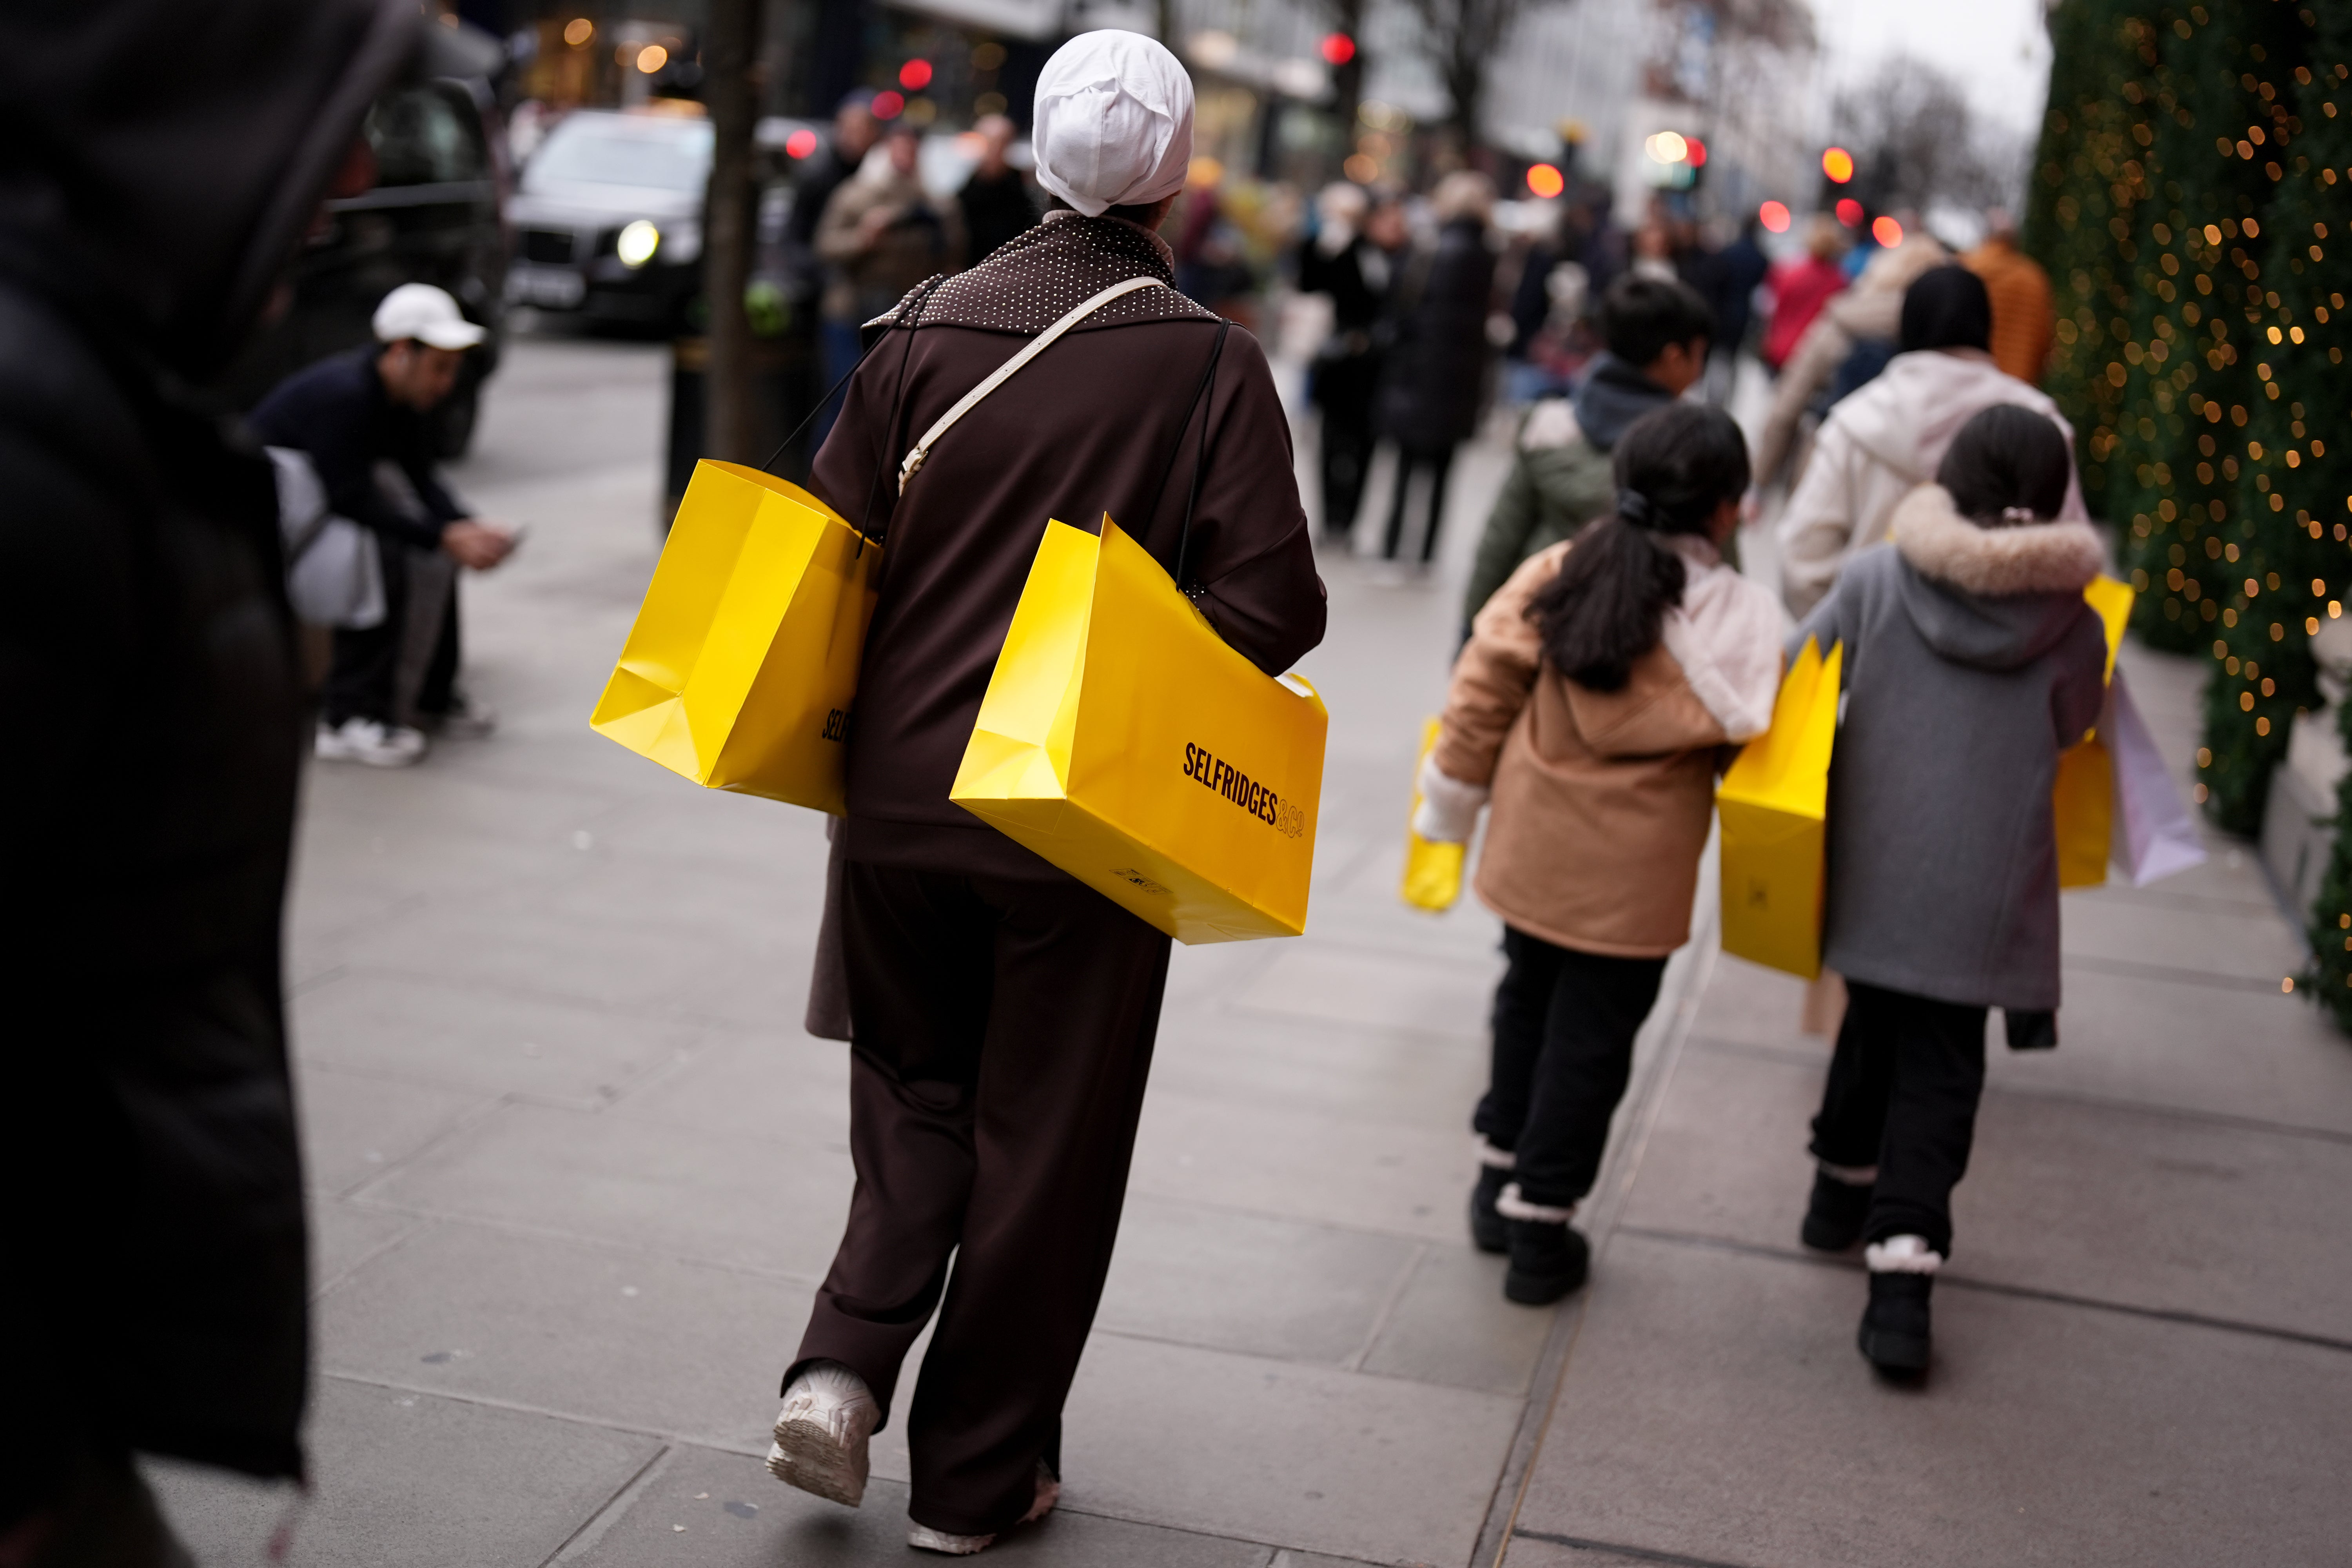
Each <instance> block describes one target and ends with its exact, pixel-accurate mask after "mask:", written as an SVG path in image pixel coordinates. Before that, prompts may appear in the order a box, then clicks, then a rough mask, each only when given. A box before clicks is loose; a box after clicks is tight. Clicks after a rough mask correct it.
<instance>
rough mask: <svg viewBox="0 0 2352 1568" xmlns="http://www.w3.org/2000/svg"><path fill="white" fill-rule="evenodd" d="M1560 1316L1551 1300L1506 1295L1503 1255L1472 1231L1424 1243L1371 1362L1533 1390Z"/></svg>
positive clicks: (1500, 1388) (1377, 1368) (1455, 1380)
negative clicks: (1482, 1244) (1483, 1248)
mask: <svg viewBox="0 0 2352 1568" xmlns="http://www.w3.org/2000/svg"><path fill="white" fill-rule="evenodd" d="M1463 1185H1464V1188H1465V1197H1466V1196H1467V1187H1468V1183H1467V1182H1465V1183H1464V1184H1463ZM1467 1228H1468V1227H1467V1222H1466V1221H1465V1223H1464V1229H1465V1232H1466V1230H1467ZM1552 1317H1553V1311H1552V1309H1550V1308H1539V1307H1522V1306H1520V1305H1519V1304H1518V1303H1517V1302H1515V1301H1507V1300H1504V1299H1503V1260H1502V1259H1501V1258H1492V1257H1489V1256H1487V1255H1486V1254H1485V1253H1483V1252H1479V1251H1477V1250H1476V1249H1475V1248H1474V1247H1471V1245H1470V1242H1469V1238H1468V1237H1467V1236H1466V1234H1465V1235H1464V1236H1461V1237H1457V1238H1456V1239H1455V1240H1454V1242H1452V1243H1451V1244H1447V1245H1438V1244H1432V1245H1430V1246H1429V1247H1425V1248H1424V1249H1423V1252H1422V1254H1421V1258H1420V1261H1419V1262H1418V1264H1417V1265H1416V1266H1415V1267H1414V1268H1413V1272H1412V1279H1409V1280H1407V1281H1406V1282H1405V1287H1404V1289H1403V1290H1402V1291H1401V1292H1399V1294H1398V1296H1397V1299H1396V1302H1395V1305H1394V1306H1393V1307H1391V1309H1390V1311H1389V1315H1388V1319H1387V1321H1385V1322H1384V1323H1382V1324H1381V1333H1380V1338H1379V1339H1378V1340H1376V1341H1375V1342H1373V1344H1372V1348H1371V1353H1370V1354H1369V1355H1367V1356H1366V1357H1365V1358H1364V1362H1363V1367H1364V1370H1365V1371H1366V1372H1370V1373H1380V1374H1381V1375H1383V1376H1388V1377H1402V1378H1410V1379H1412V1381H1414V1382H1416V1383H1443V1384H1451V1385H1453V1386H1454V1387H1456V1388H1477V1389H1484V1390H1486V1392H1487V1393H1489V1394H1526V1393H1528V1378H1529V1377H1530V1376H1531V1375H1532V1374H1533V1373H1534V1372H1535V1369H1536V1362H1537V1359H1538V1357H1539V1356H1541V1355H1542V1353H1543V1346H1544V1336H1545V1335H1546V1334H1548V1333H1549V1332H1550V1331H1551V1324H1552Z"/></svg>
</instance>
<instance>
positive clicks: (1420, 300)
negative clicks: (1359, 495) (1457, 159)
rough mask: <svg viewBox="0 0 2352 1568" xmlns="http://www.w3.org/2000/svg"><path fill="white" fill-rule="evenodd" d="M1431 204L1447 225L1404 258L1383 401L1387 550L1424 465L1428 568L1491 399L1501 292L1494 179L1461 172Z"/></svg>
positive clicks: (1398, 536) (1398, 538)
mask: <svg viewBox="0 0 2352 1568" xmlns="http://www.w3.org/2000/svg"><path fill="white" fill-rule="evenodd" d="M1430 205H1431V206H1432V207H1433V208H1434V209H1435V211H1436V216H1437V221H1438V225H1439V227H1438V231H1437V242H1436V244H1435V245H1433V246H1432V247H1428V248H1427V249H1425V250H1423V251H1421V252H1420V253H1418V254H1416V255H1415V256H1413V257H1412V259H1410V260H1409V261H1407V262H1406V263H1405V275H1404V277H1403V279H1402V280H1401V281H1400V282H1399V284H1398V286H1397V296H1396V299H1395V301H1394V304H1393V307H1392V309H1391V313H1390V317H1389V321H1388V323H1387V324H1388V327H1389V329H1390V332H1391V344H1390V347H1389V352H1388V361H1387V363H1386V365H1385V366H1384V367H1383V369H1382V372H1381V403H1380V429H1381V435H1383V436H1385V437H1388V438H1389V439H1390V440H1391V441H1394V442H1395V443H1396V446H1397V469H1396V487H1395V489H1394V491H1393V492H1392V493H1391V497H1390V500H1389V525H1388V531H1387V533H1386V534H1385V535H1384V536H1383V537H1382V539H1381V557H1382V558H1383V559H1384V560H1389V561H1393V560H1395V559H1396V558H1397V550H1398V548H1399V546H1400V545H1401V544H1402V542H1403V538H1404V513H1405V503H1406V500H1407V493H1406V492H1407V489H1408V488H1409V487H1410V485H1411V483H1412V475H1413V474H1414V472H1415V471H1417V470H1425V471H1426V472H1427V473H1428V475H1429V521H1428V525H1427V526H1426V527H1425V528H1424V529H1423V531H1422V536H1421V562H1422V564H1423V565H1427V564H1428V563H1429V560H1430V557H1431V556H1433V554H1435V553H1436V551H1437V530H1438V526H1439V524H1440V523H1441V522H1442V521H1444V516H1445V481H1446V478H1447V475H1448V474H1449V472H1450V471H1451V470H1452V468H1453V467H1454V448H1455V447H1459V446H1460V445H1461V444H1462V443H1463V442H1465V441H1466V440H1468V439H1469V438H1470V437H1472V436H1473V435H1474V434H1475V433H1476V431H1477V428H1478V414H1479V410H1480V408H1481V407H1482V406H1483V405H1485V402H1486V359H1487V342H1486V314H1487V310H1488V307H1489V305H1490V304H1491V303H1492V301H1493V298H1494V292H1495V253H1494V251H1493V249H1492V248H1491V247H1489V246H1488V245H1487V243H1486V221H1487V218H1488V216H1489V215H1491V214H1492V213H1493V211H1494V207H1495V184H1494V182H1493V181H1492V180H1489V179H1488V178H1486V175H1484V174H1474V173H1471V172H1469V171H1467V170H1462V171H1457V172H1456V173H1454V174H1448V175H1446V176H1445V178H1444V179H1443V180H1440V181H1439V182H1438V183H1437V189H1436V190H1435V192H1433V194H1432V195H1431V197H1430Z"/></svg>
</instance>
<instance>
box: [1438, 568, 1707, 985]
mask: <svg viewBox="0 0 2352 1568" xmlns="http://www.w3.org/2000/svg"><path fill="white" fill-rule="evenodd" d="M1570 548H1571V546H1570V545H1569V544H1565V543H1562V544H1555V545H1553V546H1552V547H1551V548H1550V549H1549V550H1546V551H1543V552H1539V553H1538V554H1536V555H1532V556H1529V557H1528V561H1527V563H1526V564H1524V565H1522V566H1521V567H1520V568H1519V569H1518V570H1517V572H1515V573H1513V574H1511V577H1510V580H1509V581H1508V582H1507V583H1505V584H1503V586H1502V587H1501V589H1499V590H1498V591H1497V592H1496V595H1495V596H1494V597H1493V598H1492V599H1489V600H1488V601H1487V602H1486V608H1485V609H1483V610H1481V611H1479V612H1478V617H1477V619H1476V620H1475V622H1473V623H1472V627H1471V634H1470V641H1469V643H1468V645H1467V646H1465V647H1464V648H1463V650H1462V656H1461V658H1459V659H1457V660H1456V661H1455V662H1454V684H1453V687H1452V689H1450V690H1448V691H1447V693H1446V697H1445V718H1444V733H1443V734H1442V735H1441V736H1440V737H1439V740H1438V743H1437V749H1436V752H1434V754H1433V760H1434V761H1435V763H1436V764H1437V766H1438V768H1439V770H1440V771H1441V772H1443V773H1445V774H1446V775H1447V776H1448V777H1451V778H1454V779H1459V780H1461V781H1462V782H1463V783H1465V784H1489V783H1491V784H1492V785H1493V786H1494V791H1495V794H1494V802H1493V815H1492V816H1491V817H1490V818H1489V819H1488V821H1487V826H1486V847H1485V848H1484V849H1483V850H1482V851H1481V852H1480V855H1479V858H1478V872H1477V877H1476V880H1475V884H1474V885H1475V888H1476V890H1477V894H1478V897H1479V899H1480V900H1481V901H1483V902H1484V903H1485V904H1486V907H1487V908H1488V909H1490V910H1494V911H1495V912H1496V914H1497V915H1500V916H1501V917H1502V918H1503V919H1504V921H1507V923H1509V924H1510V925H1512V926H1513V927H1515V928H1517V929H1518V930H1520V931H1526V932H1528V934H1529V935H1531V936H1538V937H1541V938H1543V940H1544V941H1546V942H1553V943H1556V944H1558V945H1559V946H1561V947H1569V948H1574V949H1576V950H1577V951H1579V952H1597V953H1603V954H1607V955H1610V956H1612V957H1619V958H1661V957H1664V955H1665V954H1667V953H1670V952H1674V950H1675V949H1676V948H1678V947H1680V946H1681V945H1682V944H1683V943H1684V942H1686V941H1688V940H1689V937H1690V913H1691V900H1692V898H1693V896H1694V895H1695V894H1696V890H1697V885H1698V861H1699V855H1700V852H1701V851H1702V850H1704V849H1705V848H1706V834H1707V824H1708V820H1709V818H1710V816H1712V814H1713V812H1714V809H1715V768H1716V754H1717V747H1719V746H1722V745H1724V744H1725V743H1726V742H1727V741H1729V739H1730V736H1729V735H1727V733H1726V731H1725V730H1724V726H1723V724H1722V723H1721V722H1720V721H1718V720H1717V718H1716V717H1715V716H1714V714H1712V713H1710V712H1709V711H1708V710H1707V707H1706V703H1705V702H1703V701H1702V700H1700V698H1699V695H1698V693H1697V691H1696V689H1694V688H1693V687H1692V685H1691V683H1690V681H1689V680H1688V679H1685V676H1684V673H1683V667H1682V665H1681V664H1679V663H1678V662H1676V660H1675V656H1674V655H1673V654H1672V653H1670V652H1669V651H1667V648H1666V646H1665V644H1664V642H1661V643H1660V644H1659V645H1658V646H1657V647H1654V648H1652V649H1651V650H1650V651H1649V652H1648V653H1646V654H1644V655H1643V657H1642V658H1640V659H1638V660H1637V661H1635V663H1634V665H1633V678H1632V679H1630V680H1628V681H1627V682H1626V683H1625V685H1624V687H1623V689H1621V690H1617V691H1593V690H1591V689H1587V688H1585V687H1581V686H1579V685H1577V684H1576V683H1575V682H1573V681H1571V680H1570V679H1568V678H1567V677H1566V676H1564V675H1562V674H1561V673H1560V672H1559V669H1557V668H1554V667H1553V666H1552V664H1551V663H1550V661H1549V660H1548V659H1547V658H1544V654H1543V646H1542V642H1541V640H1540V638H1539V637H1538V635H1537V631H1536V627H1535V626H1534V624H1533V623H1531V622H1530V621H1529V620H1528V616H1527V612H1528V603H1529V602H1530V601H1531V600H1533V599H1534V598H1535V596H1536V595H1537V594H1538V593H1539V592H1541V591H1542V589H1543V587H1544V586H1545V584H1549V582H1550V581H1551V580H1552V579H1553V578H1554V577H1556V576H1558V575H1559V568H1560V563H1561V562H1562V561H1564V560H1565V559H1566V558H1567V556H1568V552H1569V551H1570Z"/></svg>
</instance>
